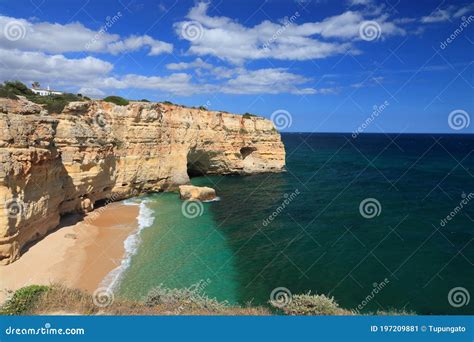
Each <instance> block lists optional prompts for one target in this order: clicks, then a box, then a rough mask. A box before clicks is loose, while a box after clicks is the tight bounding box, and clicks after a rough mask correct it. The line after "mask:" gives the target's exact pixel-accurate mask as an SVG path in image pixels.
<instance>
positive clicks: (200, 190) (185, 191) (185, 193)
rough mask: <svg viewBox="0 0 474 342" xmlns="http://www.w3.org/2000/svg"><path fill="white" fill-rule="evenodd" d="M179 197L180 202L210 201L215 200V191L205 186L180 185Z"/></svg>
mask: <svg viewBox="0 0 474 342" xmlns="http://www.w3.org/2000/svg"><path fill="white" fill-rule="evenodd" d="M179 196H180V198H181V199H182V200H199V201H212V200H214V199H216V198H217V196H216V190H214V189H213V188H209V187H207V186H194V185H180V186H179Z"/></svg>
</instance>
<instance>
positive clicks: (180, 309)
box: [25, 284, 271, 316]
mask: <svg viewBox="0 0 474 342" xmlns="http://www.w3.org/2000/svg"><path fill="white" fill-rule="evenodd" d="M25 314H29V315H57V314H61V315H64V314H76V315H113V316H126V315H225V316H237V315H247V316H262V315H271V312H270V311H269V310H268V309H266V308H262V307H235V306H226V307H222V308H220V309H218V310H215V309H203V308H197V307H195V306H193V305H192V304H190V303H173V304H162V305H155V306H150V305H146V304H145V303H141V302H134V301H128V300H123V299H119V298H115V299H114V300H113V301H112V302H111V303H110V305H108V306H105V307H98V306H97V305H95V304H94V301H93V297H92V295H91V294H89V293H87V292H84V291H81V290H77V289H69V288H66V287H64V286H62V285H58V284H56V285H52V286H51V287H50V289H49V291H47V292H45V293H43V294H41V296H40V297H39V298H38V300H37V301H36V303H35V304H34V305H33V306H32V307H31V308H30V309H29V310H28V311H27V312H25Z"/></svg>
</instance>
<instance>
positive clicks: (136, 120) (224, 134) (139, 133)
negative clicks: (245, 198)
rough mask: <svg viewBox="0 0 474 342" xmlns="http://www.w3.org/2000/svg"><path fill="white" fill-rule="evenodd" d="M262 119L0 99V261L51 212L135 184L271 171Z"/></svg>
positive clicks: (54, 218)
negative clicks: (52, 109)
mask: <svg viewBox="0 0 474 342" xmlns="http://www.w3.org/2000/svg"><path fill="white" fill-rule="evenodd" d="M284 165H285V150H284V146H283V144H282V142H281V139H280V134H279V133H278V132H277V131H276V130H275V128H274V126H273V124H272V122H271V121H269V120H266V119H264V118H259V117H251V118H244V117H243V116H240V115H232V114H228V113H223V112H216V111H206V110H199V109H191V108H186V107H182V106H177V105H172V104H163V103H146V102H132V103H130V104H129V105H127V106H117V105H114V104H112V103H107V102H103V101H89V102H71V103H69V104H68V105H67V106H66V107H65V108H64V110H63V111H62V113H61V114H54V115H49V114H48V113H47V111H46V110H44V109H43V108H42V107H41V106H39V105H36V104H34V103H32V102H28V101H26V100H10V99H0V206H1V208H0V263H1V264H7V263H10V262H12V261H14V260H15V259H17V258H18V257H19V255H20V251H21V249H22V248H23V247H24V246H25V244H27V243H29V242H31V241H34V240H37V239H39V238H41V237H43V236H44V235H46V234H47V233H48V232H49V231H51V230H53V229H54V228H56V227H57V226H58V224H59V220H60V218H61V215H63V214H66V213H73V212H87V211H90V210H93V208H94V205H97V204H100V203H104V202H110V201H117V200H121V199H124V198H128V197H132V196H136V195H138V194H141V193H147V192H154V191H166V190H175V189H176V188H177V186H178V185H180V184H185V183H187V182H189V176H190V175H191V176H193V175H202V174H251V173H259V172H278V171H281V170H283V168H284Z"/></svg>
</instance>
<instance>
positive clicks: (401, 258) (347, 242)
mask: <svg viewBox="0 0 474 342" xmlns="http://www.w3.org/2000/svg"><path fill="white" fill-rule="evenodd" d="M283 141H284V143H285V146H286V151H287V169H288V172H286V173H281V174H264V175H254V176H246V177H243V176H225V177H224V176H212V177H199V178H193V180H192V181H193V183H194V184H196V185H208V186H212V187H214V188H215V189H216V190H217V193H218V195H219V196H220V198H221V200H220V201H218V202H210V203H203V211H202V215H201V216H198V217H196V218H186V217H185V216H183V214H182V210H181V208H182V207H181V205H182V202H181V201H180V200H179V199H178V196H177V195H176V194H171V193H160V194H154V195H150V196H148V198H149V199H150V203H148V205H149V206H150V207H151V208H152V209H153V212H154V217H155V220H154V223H153V225H152V226H151V227H149V228H146V229H144V230H143V231H142V232H141V244H140V247H139V248H138V250H137V253H136V255H135V256H133V257H132V259H131V264H130V267H129V268H128V269H127V270H126V271H125V273H124V275H123V279H122V281H121V286H120V288H119V289H118V292H119V294H120V295H123V296H126V297H130V298H136V299H141V298H143V296H144V295H145V294H146V293H147V291H148V290H149V289H151V288H152V287H153V286H156V285H158V284H160V283H163V284H164V285H165V286H168V287H185V286H190V285H192V284H194V283H197V282H198V281H203V280H204V281H206V284H208V285H207V286H206V287H205V292H206V293H207V294H208V295H209V296H211V297H216V298H218V299H219V300H228V301H229V302H231V303H240V304H245V303H246V302H249V301H252V302H253V303H254V304H266V303H267V302H268V300H269V297H270V293H271V291H272V290H273V289H275V288H277V287H286V288H288V289H289V290H290V291H291V292H292V293H302V292H307V291H311V292H312V293H324V294H330V295H332V296H334V297H335V299H336V300H337V301H338V302H339V304H340V305H341V306H343V307H346V308H357V307H358V306H360V305H361V304H362V303H364V304H363V305H362V308H361V309H360V310H361V311H362V312H367V311H375V310H388V309H391V308H395V309H402V308H403V309H405V310H412V311H415V312H417V313H419V314H472V313H474V304H473V301H474V300H471V301H470V302H469V304H465V305H462V306H460V307H455V306H453V305H451V304H450V302H449V301H448V294H449V292H450V290H451V289H453V288H456V287H462V288H464V289H465V290H466V291H467V292H468V293H469V294H470V295H474V264H473V263H474V203H472V202H474V198H472V200H471V196H470V195H469V194H471V193H474V151H473V150H474V136H473V135H464V136H461V135H458V136H455V135H440V136H429V135H400V136H396V135H391V136H386V135H376V134H369V135H360V136H359V137H357V138H356V139H354V138H352V137H351V136H350V135H341V134H284V135H283ZM365 199H370V200H368V201H369V202H372V203H379V204H380V206H379V207H377V208H375V207H376V206H377V205H378V204H376V205H375V207H372V208H375V210H376V213H375V214H374V215H371V214H373V212H370V205H369V207H367V211H362V213H363V214H364V215H365V216H373V217H371V218H366V217H364V216H363V215H362V214H361V211H360V208H359V206H360V204H361V202H363V201H364V200H365ZM373 199H375V200H376V201H377V202H374V200H373ZM285 200H286V203H285ZM463 200H465V202H467V204H465V205H463V207H462V209H460V210H456V212H455V213H454V215H453V218H452V219H450V220H449V221H444V223H443V222H441V220H443V219H444V218H446V216H448V215H449V214H450V213H451V212H454V210H455V208H456V207H459V205H460V202H461V201H463ZM458 209H459V208H458ZM377 213H378V215H376V214H377ZM382 282H384V284H385V286H384V287H383V290H381V291H379V292H378V293H377V294H376V295H375V296H374V297H373V298H371V299H370V300H369V301H365V302H364V299H366V297H367V296H368V295H369V294H371V293H372V290H373V289H374V286H377V284H381V283H382Z"/></svg>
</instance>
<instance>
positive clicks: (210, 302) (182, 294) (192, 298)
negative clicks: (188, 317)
mask: <svg viewBox="0 0 474 342" xmlns="http://www.w3.org/2000/svg"><path fill="white" fill-rule="evenodd" d="M145 305H146V306H157V305H170V306H176V305H179V306H181V307H183V308H186V309H206V310H212V311H218V310H223V309H225V308H226V307H227V302H219V301H217V299H215V298H209V297H208V296H207V295H206V294H205V293H204V291H203V290H202V286H201V283H196V284H194V285H191V286H190V287H187V288H184V289H169V288H166V287H164V286H163V284H160V285H159V286H157V287H155V288H154V289H152V290H151V291H150V292H149V293H148V295H147V298H146V300H145Z"/></svg>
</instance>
